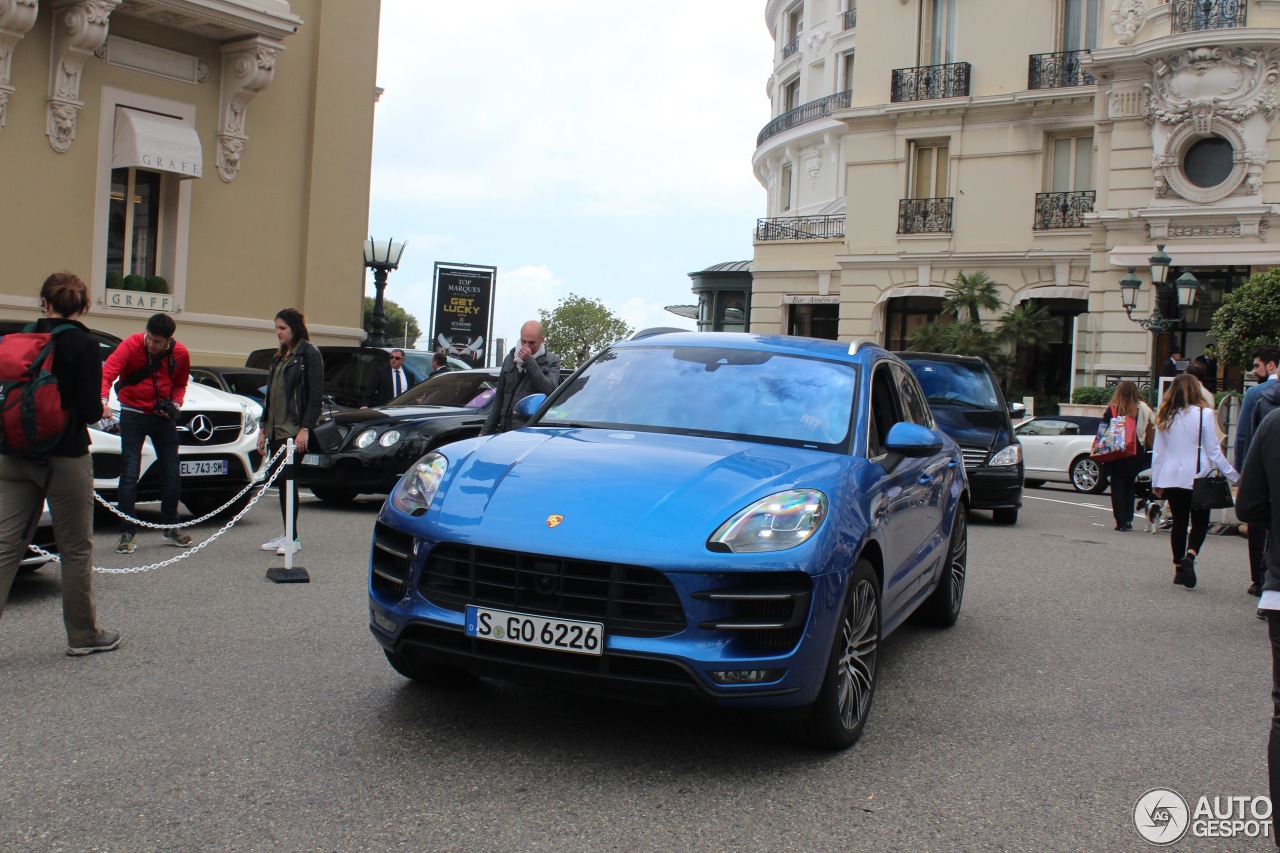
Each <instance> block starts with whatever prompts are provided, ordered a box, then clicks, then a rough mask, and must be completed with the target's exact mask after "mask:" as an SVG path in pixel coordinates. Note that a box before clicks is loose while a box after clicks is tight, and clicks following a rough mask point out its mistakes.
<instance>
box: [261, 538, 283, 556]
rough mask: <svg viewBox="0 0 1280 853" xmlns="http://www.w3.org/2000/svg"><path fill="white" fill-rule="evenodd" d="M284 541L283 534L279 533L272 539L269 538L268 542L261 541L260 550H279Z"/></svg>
mask: <svg viewBox="0 0 1280 853" xmlns="http://www.w3.org/2000/svg"><path fill="white" fill-rule="evenodd" d="M284 543H285V538H284V534H281V535H279V536H277V537H276V538H275V539H272V540H271V541H269V542H263V543H262V550H264V551H279V550H280V549H281V548H283V547H284ZM281 553H283V552H281Z"/></svg>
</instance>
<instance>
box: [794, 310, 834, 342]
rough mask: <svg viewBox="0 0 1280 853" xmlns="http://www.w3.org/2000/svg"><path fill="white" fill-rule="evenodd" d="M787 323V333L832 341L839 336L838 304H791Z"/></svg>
mask: <svg viewBox="0 0 1280 853" xmlns="http://www.w3.org/2000/svg"><path fill="white" fill-rule="evenodd" d="M790 314H791V316H790V318H789V320H788V323H787V334H788V335H798V336H799V337H802V338H824V339H826V340H829V341H834V340H836V338H838V337H839V328H840V306H839V305H792V306H791V312H790Z"/></svg>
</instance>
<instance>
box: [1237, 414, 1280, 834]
mask: <svg viewBox="0 0 1280 853" xmlns="http://www.w3.org/2000/svg"><path fill="white" fill-rule="evenodd" d="M1277 493H1280V410H1276V411H1273V412H1272V413H1271V414H1269V415H1267V416H1266V417H1265V418H1263V419H1262V423H1261V424H1260V425H1259V426H1258V429H1257V432H1256V433H1255V434H1254V436H1253V439H1252V441H1251V442H1250V443H1249V455H1248V456H1247V457H1245V460H1244V468H1243V469H1242V470H1241V472H1240V491H1239V493H1238V494H1237V496H1236V518H1238V519H1240V520H1241V521H1243V522H1244V523H1245V524H1248V525H1249V527H1251V528H1252V527H1253V526H1254V525H1257V526H1258V527H1263V528H1267V529H1268V530H1280V502H1278V501H1275V500H1273V496H1274V495H1276V494H1277ZM1262 559H1263V565H1264V567H1265V573H1264V575H1263V578H1262V598H1261V599H1260V600H1259V602H1258V615H1259V616H1261V617H1263V618H1265V619H1266V620H1267V633H1268V634H1269V635H1270V638H1271V704H1272V713H1271V739H1270V741H1269V742H1268V744H1267V775H1268V777H1269V781H1270V786H1271V802H1273V803H1275V802H1280V548H1274V547H1268V548H1267V551H1266V554H1265V555H1264V556H1263V558H1262ZM1272 837H1273V838H1275V833H1274V831H1273V832H1272ZM1277 841H1278V842H1280V839H1277Z"/></svg>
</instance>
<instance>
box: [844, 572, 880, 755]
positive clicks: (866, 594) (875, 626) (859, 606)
mask: <svg viewBox="0 0 1280 853" xmlns="http://www.w3.org/2000/svg"><path fill="white" fill-rule="evenodd" d="M878 607H879V606H878V604H877V602H876V591H875V586H874V584H873V583H872V582H871V581H869V580H867V579H865V578H863V579H860V580H859V581H858V585H857V587H856V588H855V589H854V590H853V596H852V599H851V601H850V602H849V606H848V608H847V609H846V610H845V615H844V620H843V621H842V622H841V624H840V633H841V649H840V662H839V670H838V677H839V679H840V681H839V689H838V692H837V702H838V703H839V709H840V721H841V723H842V724H843V725H844V727H845V729H848V730H852V729H853V728H855V727H856V726H857V725H858V723H859V722H860V721H862V720H864V719H865V718H866V715H867V712H868V711H869V710H870V707H871V696H872V694H873V692H874V689H875V678H876V651H877V649H878V648H879V645H880V630H879V624H880V619H879V618H878Z"/></svg>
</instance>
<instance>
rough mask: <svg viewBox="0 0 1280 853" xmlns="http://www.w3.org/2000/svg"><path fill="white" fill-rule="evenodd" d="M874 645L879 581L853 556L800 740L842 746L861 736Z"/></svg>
mask: <svg viewBox="0 0 1280 853" xmlns="http://www.w3.org/2000/svg"><path fill="white" fill-rule="evenodd" d="M879 646H880V584H879V581H878V580H877V579H876V572H875V568H874V567H872V565H871V564H870V563H869V562H867V561H866V560H859V561H858V564H857V565H856V566H854V568H853V573H852V574H851V575H850V576H849V587H848V589H847V590H846V592H845V596H844V601H843V603H842V604H841V607H840V617H839V619H838V621H837V623H836V630H835V636H834V637H833V638H832V641H831V653H830V656H829V657H828V659H827V667H826V675H825V676H824V678H823V680H822V687H821V688H820V689H819V690H818V698H817V699H815V700H814V702H813V706H812V707H811V708H810V711H809V716H808V718H807V719H806V720H804V723H803V735H804V739H805V740H806V741H808V742H809V743H810V744H811V745H813V746H816V747H819V748H821V749H846V748H848V747H850V746H852V745H853V744H854V743H855V742H856V741H857V740H858V738H859V737H860V736H861V735H862V729H863V727H864V726H865V725H866V723H867V715H868V714H869V713H870V712H871V700H872V699H873V698H874V696H875V690H876V672H877V670H876V659H877V654H878V649H879Z"/></svg>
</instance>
